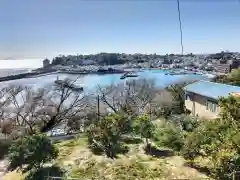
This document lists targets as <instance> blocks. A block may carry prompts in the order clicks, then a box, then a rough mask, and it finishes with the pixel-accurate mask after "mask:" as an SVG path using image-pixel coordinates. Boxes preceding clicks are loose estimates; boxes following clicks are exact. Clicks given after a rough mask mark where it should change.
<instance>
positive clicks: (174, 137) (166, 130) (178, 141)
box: [153, 123, 184, 151]
mask: <svg viewBox="0 0 240 180" xmlns="http://www.w3.org/2000/svg"><path fill="white" fill-rule="evenodd" d="M153 140H154V142H155V143H156V145H157V146H163V147H168V148H171V149H173V150H175V151H179V150H181V148H182V146H183V144H184V139H183V134H182V132H181V131H180V130H179V129H177V128H176V127H175V126H174V125H173V124H172V123H163V124H161V125H159V126H158V127H157V128H156V130H155V133H154V138H153Z"/></svg>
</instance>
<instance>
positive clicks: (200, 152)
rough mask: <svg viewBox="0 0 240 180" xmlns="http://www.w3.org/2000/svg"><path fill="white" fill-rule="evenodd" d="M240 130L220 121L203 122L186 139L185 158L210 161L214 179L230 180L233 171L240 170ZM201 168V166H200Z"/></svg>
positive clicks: (229, 123) (210, 169) (183, 151)
mask: <svg viewBox="0 0 240 180" xmlns="http://www.w3.org/2000/svg"><path fill="white" fill-rule="evenodd" d="M239 130H240V129H238V128H237V129H236V127H235V126H232V123H231V122H230V121H229V122H227V121H224V122H222V121H221V120H220V119H216V120H211V121H206V122H202V123H201V125H200V126H199V127H198V128H196V129H195V130H194V131H193V132H192V133H190V135H189V136H188V137H187V138H186V140H185V144H184V147H183V150H182V153H183V156H184V157H185V158H188V159H191V160H194V159H195V158H196V157H203V158H206V159H209V160H210V161H211V162H212V165H211V166H209V167H208V168H209V171H210V173H211V175H212V176H213V177H214V178H220V179H223V180H224V179H230V176H231V173H232V172H233V171H239V170H240V166H239V165H240V132H239ZM200 166H201V164H200Z"/></svg>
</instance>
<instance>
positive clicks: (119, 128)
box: [87, 113, 130, 158]
mask: <svg viewBox="0 0 240 180" xmlns="http://www.w3.org/2000/svg"><path fill="white" fill-rule="evenodd" d="M129 123H130V121H129V120H128V119H127V118H126V117H124V116H121V115H119V114H116V113H113V114H110V115H107V116H104V117H102V118H101V119H100V120H98V121H95V123H94V124H91V125H90V127H89V129H88V131H87V135H88V143H89V147H90V148H91V149H92V150H93V151H94V152H104V153H105V154H106V155H107V157H110V158H115V157H116V154H117V153H118V152H119V151H121V150H122V144H121V137H122V135H123V134H125V133H126V132H128V130H129V129H128V128H129Z"/></svg>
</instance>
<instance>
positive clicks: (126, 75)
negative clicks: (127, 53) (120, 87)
mask: <svg viewBox="0 0 240 180" xmlns="http://www.w3.org/2000/svg"><path fill="white" fill-rule="evenodd" d="M127 77H138V75H137V74H132V73H131V72H126V73H125V74H123V75H122V76H121V77H120V79H125V78H127Z"/></svg>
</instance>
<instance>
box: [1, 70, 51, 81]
mask: <svg viewBox="0 0 240 180" xmlns="http://www.w3.org/2000/svg"><path fill="white" fill-rule="evenodd" d="M53 72H56V71H55V70H51V71H50V70H47V71H38V72H27V73H21V74H15V75H10V76H4V77H0V82H3V81H11V80H17V79H25V78H31V77H34V76H39V75H44V74H47V73H53Z"/></svg>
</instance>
